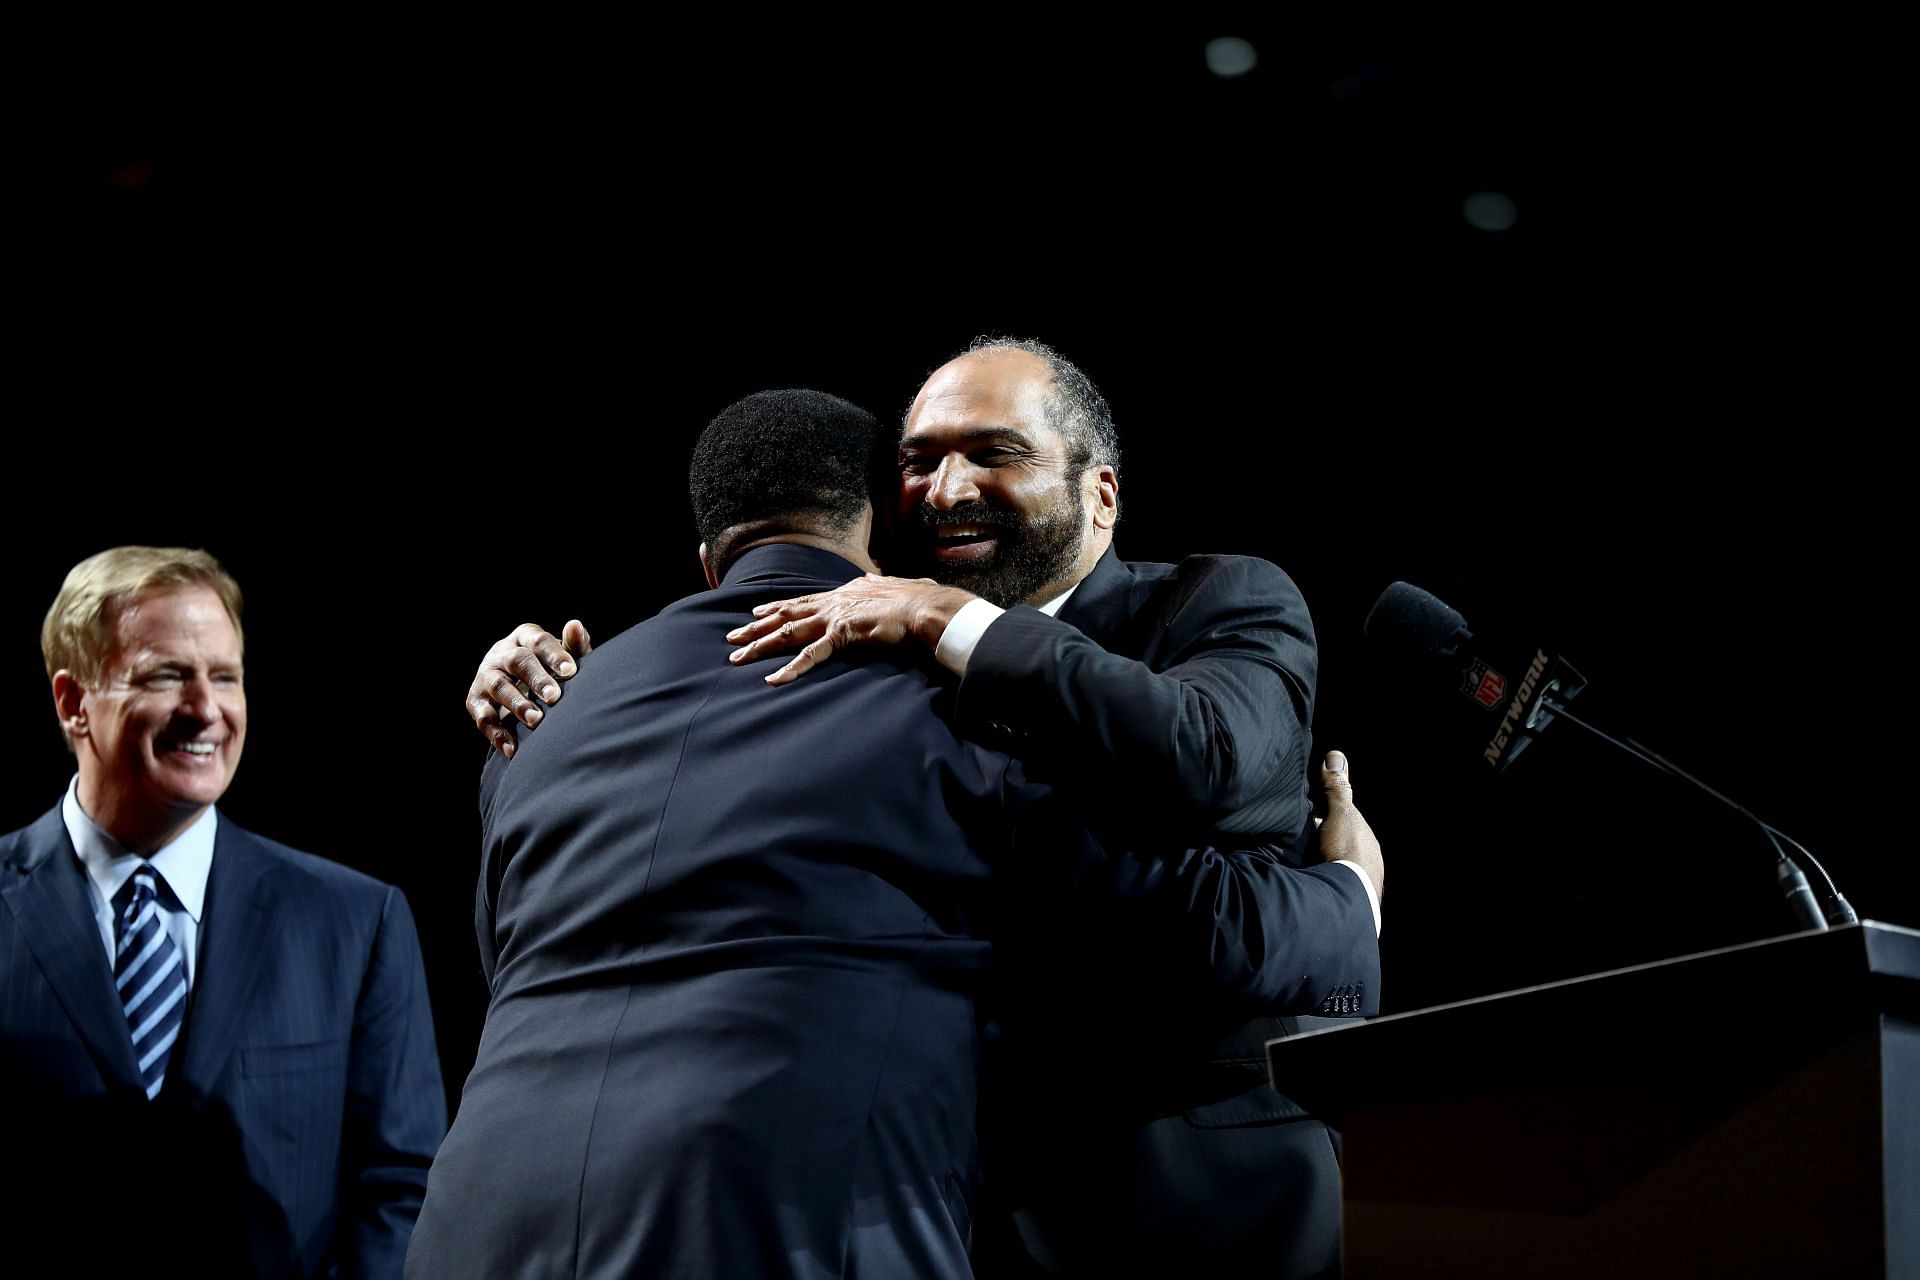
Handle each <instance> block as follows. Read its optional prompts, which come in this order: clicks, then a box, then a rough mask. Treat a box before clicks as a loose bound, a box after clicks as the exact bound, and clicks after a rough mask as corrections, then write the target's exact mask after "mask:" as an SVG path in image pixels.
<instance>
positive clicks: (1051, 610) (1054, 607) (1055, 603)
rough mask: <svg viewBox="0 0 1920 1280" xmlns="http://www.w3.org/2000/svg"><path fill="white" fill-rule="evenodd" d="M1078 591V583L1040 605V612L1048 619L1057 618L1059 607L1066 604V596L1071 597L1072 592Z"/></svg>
mask: <svg viewBox="0 0 1920 1280" xmlns="http://www.w3.org/2000/svg"><path fill="white" fill-rule="evenodd" d="M1079 589H1080V584H1079V583H1078V582H1076V583H1074V584H1073V585H1072V586H1070V587H1068V588H1067V589H1066V590H1065V591H1062V592H1061V593H1060V594H1059V595H1057V596H1055V597H1054V598H1053V599H1051V600H1049V601H1047V602H1046V603H1045V604H1043V605H1041V606H1040V612H1042V613H1044V614H1046V615H1047V616H1048V617H1049V618H1057V617H1059V616H1060V606H1061V605H1063V604H1065V603H1066V602H1067V597H1068V596H1070V595H1072V594H1073V593H1074V592H1076V591H1078V590H1079Z"/></svg>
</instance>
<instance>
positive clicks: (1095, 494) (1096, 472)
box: [1088, 462, 1120, 529]
mask: <svg viewBox="0 0 1920 1280" xmlns="http://www.w3.org/2000/svg"><path fill="white" fill-rule="evenodd" d="M1088 474H1089V475H1090V476H1091V477H1092V479H1091V481H1090V483H1089V486H1088V488H1089V490H1090V494H1089V505H1090V506H1091V508H1092V515H1093V527H1094V528H1096V529H1111V528H1113V524H1114V521H1116V520H1118V519H1119V518H1120V473H1119V472H1117V471H1115V470H1114V469H1113V468H1112V467H1111V466H1108V465H1107V464H1106V463H1104V462H1103V463H1101V464H1100V465H1099V466H1097V467H1095V468H1094V469H1093V470H1092V471H1091V472H1089V473H1088Z"/></svg>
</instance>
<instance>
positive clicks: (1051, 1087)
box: [957, 550, 1379, 1275]
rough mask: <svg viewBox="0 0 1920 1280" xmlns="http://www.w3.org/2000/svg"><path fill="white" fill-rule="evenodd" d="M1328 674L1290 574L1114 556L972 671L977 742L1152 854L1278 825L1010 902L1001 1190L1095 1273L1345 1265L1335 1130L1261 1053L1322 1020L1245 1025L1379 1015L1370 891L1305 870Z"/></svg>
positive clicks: (997, 1052) (1020, 622) (990, 640)
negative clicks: (985, 741) (1340, 1253)
mask: <svg viewBox="0 0 1920 1280" xmlns="http://www.w3.org/2000/svg"><path fill="white" fill-rule="evenodd" d="M1316 667H1317V662H1316V655H1315V646H1314V638H1313V629H1312V624H1311V621H1310V620H1309V618H1308V615H1307V609H1306V604H1305V602H1304V601H1303V600H1302V599H1301V598H1300V594H1299V592H1298V590H1297V589H1296V588H1295V587H1294V585H1293V583H1292V581H1291V580H1290V579H1289V578H1288V577H1287V576H1286V575H1285V574H1284V573H1282V572H1281V571H1280V570H1279V569H1277V568H1275V567H1274V566H1273V565H1271V564H1268V563H1266V562H1265V561H1261V560H1254V559H1248V558H1245V557H1238V556H1197V557H1193V558H1190V559H1188V560H1185V561H1183V562H1181V563H1180V564H1179V565H1165V564H1146V563H1127V562H1123V561H1121V560H1120V559H1119V558H1118V557H1117V556H1116V555H1115V554H1114V553H1113V552H1112V551H1111V550H1110V551H1109V552H1108V553H1107V554H1106V555H1105V556H1104V557H1102V559H1101V560H1100V562H1099V564H1098V565H1096V567H1095V569H1094V572H1093V573H1092V574H1090V575H1089V576H1088V577H1087V579H1086V580H1085V581H1084V582H1082V583H1081V585H1080V587H1079V589H1078V590H1077V591H1076V592H1075V593H1074V595H1073V597H1072V598H1071V599H1070V600H1068V601H1067V603H1066V605H1065V606H1064V607H1063V608H1062V609H1061V611H1060V614H1059V616H1058V618H1048V617H1047V616H1046V615H1044V614H1041V613H1039V612H1038V611H1037V610H1033V609H1028V608H1024V607H1021V608H1015V609H1011V610H1009V611H1008V612H1007V614H1006V615H1005V616H1004V617H1002V618H1001V619H1000V620H998V621H996V622H995V623H994V625H993V626H992V627H990V628H989V629H988V630H987V632H986V633H985V635H984V636H983V637H982V639H981V641H980V644H979V646H978V648H976V649H975V651H974V653H973V656H972V658H971V659H970V661H969V664H968V668H967V675H966V678H965V679H964V680H963V681H962V683H961V685H960V689H959V697H958V703H957V712H958V715H959V723H960V724H961V725H962V727H964V728H966V729H967V730H969V731H973V732H981V733H984V734H986V735H988V736H989V737H990V738H991V739H992V740H994V741H996V742H998V743H1000V744H1002V745H1004V746H1006V747H1007V748H1008V749H1009V750H1012V751H1014V752H1016V753H1017V754H1018V755H1019V757H1020V759H1021V761H1022V762H1023V764H1025V765H1026V766H1028V768H1029V770H1030V772H1032V773H1033V774H1034V775H1035V776H1036V777H1040V778H1044V779H1046V780H1048V781H1050V782H1053V783H1055V784H1057V785H1059V786H1060V787H1061V788H1062V789H1063V790H1064V791H1065V792H1066V793H1067V794H1069V795H1071V797H1072V798H1073V802H1074V804H1075V806H1076V807H1077V808H1079V809H1081V810H1082V811H1083V812H1084V813H1086V814H1089V815H1092V816H1094V817H1095V818H1096V819H1100V820H1103V821H1104V823H1105V824H1106V825H1108V826H1109V827H1111V826H1114V825H1123V826H1124V827H1125V828H1126V829H1128V830H1129V831H1130V833H1131V842H1132V843H1133V844H1135V845H1136V846H1138V845H1139V844H1141V843H1146V842H1151V841H1153V840H1165V841H1177V840H1180V839H1185V840H1187V841H1192V840H1194V839H1196V838H1198V837H1201V836H1204V835H1206V834H1207V833H1209V832H1211V833H1212V834H1213V838H1214V839H1215V840H1216V841H1217V842H1219V843H1220V844H1221V845H1222V846H1223V847H1226V846H1230V845H1233V844H1249V843H1251V842H1253V841H1254V839H1255V838H1254V837H1253V836H1251V835H1247V834H1241V833H1256V832H1257V833H1264V838H1263V839H1261V840H1260V841H1259V843H1257V844H1255V845H1254V847H1253V848H1251V849H1249V850H1247V851H1245V852H1240V853H1234V854H1221V853H1215V852H1213V851H1211V850H1197V851H1192V852H1189V853H1188V854H1186V855H1184V857H1183V858H1182V859H1180V860H1177V861H1174V862H1171V863H1169V862H1168V861H1167V860H1164V859H1163V860H1159V861H1157V862H1153V863H1149V864H1137V863H1136V861H1135V860H1133V859H1131V858H1128V857H1125V856H1123V857H1121V858H1119V859H1117V860H1115V859H1112V858H1111V857H1110V858H1109V862H1114V861H1117V862H1118V863H1119V864H1120V869H1119V871H1118V872H1117V873H1115V874H1110V875H1108V876H1107V877H1106V878H1105V879H1102V880H1095V881H1089V880H1088V879H1087V878H1085V877H1082V878H1081V879H1080V880H1079V881H1078V882H1077V883H1075V884H1074V885H1072V886H1061V885H1054V886H1025V887H1023V888H1022V890H1021V891H1020V892H1018V893H1017V894H1016V901H1015V905H1014V906H1012V907H1011V908H1010V909H1009V910H1008V911H1007V912H1006V915H1007V916H1008V920H1007V921H1006V924H1005V927H1004V928H1003V934H1002V938H1001V942H1000V945H999V948H998V951H999V955H1000V958H1001V960H1002V962H1003V966H1004V970H1005V972H1006V973H1007V974H1008V975H1009V978H1010V986H1009V990H1008V992H1007V998H1006V999H1005V1000H1004V1001H1003V1006H1004V1013H1005V1016H1004V1018H1003V1019H1002V1022H1001V1024H1000V1026H999V1027H998V1028H997V1032H998V1033H1002V1034H997V1035H996V1038H995V1039H994V1041H993V1046H992V1047H993V1057H992V1065H993V1068H994V1069H993V1071H992V1074H991V1078H990V1080H989V1086H990V1093H989V1105H988V1112H989V1115H988V1121H987V1139H986V1141H987V1154H988V1174H989V1177H990V1178H995V1177H996V1176H997V1178H998V1182H999V1185H1000V1188H1001V1189H1002V1190H1003V1191H1004V1192H1005V1193H1006V1195H1007V1196H1008V1198H1010V1199H1011V1200H1012V1201H1014V1207H1015V1208H1016V1209H1018V1210H1020V1213H1021V1222H1022V1231H1023V1233H1024V1235H1025V1237H1026V1241H1027V1244H1028V1246H1029V1248H1030V1249H1031V1250H1032V1251H1033V1252H1034V1253H1035V1254H1036V1255H1037V1256H1039V1257H1042V1258H1044V1259H1046V1260H1047V1261H1048V1262H1049V1263H1050V1264H1052V1265H1053V1266H1055V1267H1057V1268H1058V1269H1059V1270H1061V1271H1064V1272H1066V1273H1068V1274H1073V1275H1083V1274H1085V1275H1099V1274H1108V1273H1110V1272H1111V1271H1112V1270H1113V1269H1114V1268H1116V1267H1124V1268H1126V1269H1127V1270H1129V1271H1130V1272H1138V1271H1141V1270H1142V1269H1146V1270H1147V1271H1149V1272H1158V1273H1165V1274H1184V1273H1187V1272H1188V1271H1190V1270H1191V1269H1192V1268H1195V1267H1200V1268H1205V1267H1211V1266H1217V1267H1231V1266H1236V1265H1242V1264H1244V1265H1251V1266H1258V1267H1259V1268H1260V1270H1261V1272H1262V1273H1263V1274H1274V1275H1292V1274H1299V1275H1310V1274H1314V1273H1316V1272H1318V1271H1320V1270H1323V1269H1324V1268H1326V1267H1328V1266H1330V1265H1332V1264H1333V1263H1334V1261H1335V1258H1336V1253H1337V1247H1338V1183H1337V1177H1338V1170H1337V1166H1336V1164H1335V1162H1334V1151H1333V1147H1332V1143H1331V1140H1330V1138H1329V1136H1328V1134H1327V1132H1326V1130H1325V1129H1324V1127H1323V1126H1321V1125H1319V1124H1318V1123H1317V1122H1313V1121H1311V1120H1309V1119H1307V1118H1306V1117H1305V1113H1304V1111H1303V1110H1302V1109H1301V1108H1300V1107H1298V1106H1297V1105H1296V1104H1294V1103H1293V1102H1292V1101H1291V1100H1289V1099H1286V1098H1284V1097H1282V1096H1281V1095H1279V1094H1278V1093H1276V1092H1274V1090H1273V1089H1272V1088H1271V1086H1270V1085H1268V1084H1267V1083H1266V1069H1265V1064H1264V1060H1263V1057H1262V1051H1261V1045H1262V1044H1263V1043H1264V1041H1265V1040H1266V1039H1267V1038H1270V1037H1272V1036H1277V1035H1281V1034H1285V1033H1286V1032H1288V1031H1290V1030H1293V1029H1295V1027H1296V1026H1297V1023H1296V1020H1295V1019H1293V1018H1290V1017H1289V1018H1278V1017H1271V1016H1269V1017H1262V1018H1260V1019H1259V1020H1258V1021H1255V1022H1253V1023H1248V1024H1245V1025H1243V1023H1244V1020H1245V1019H1246V1018H1248V1017H1249V1016H1250V1015H1254V1014H1263V1015H1282V1014H1285V1015H1295V1014H1330V1015H1343V1016H1351V1015H1360V1014H1372V1013H1375V1012H1377V1011H1378V1000H1379V952H1378V948H1377V946H1376V945H1375V943H1374V941H1373V920H1372V914H1371V909H1370V907H1369V906H1368V903H1367V899H1366V897H1365V894H1364V891H1363V890H1362V889H1361V888H1360V886H1359V883H1358V881H1357V879H1356V878H1355V877H1354V876H1353V875H1352V873H1351V872H1350V871H1348V870H1347V869H1345V868H1339V867H1323V868H1310V869H1307V870H1305V871H1303V872H1298V873H1293V872H1290V871H1288V870H1287V864H1288V863H1291V862H1295V861H1297V860H1298V859H1299V858H1300V856H1301V854H1302V853H1303V851H1304V850H1305V848H1306V846H1307V843H1308V833H1309V831H1310V807H1309V799H1308V790H1307V772H1308V763H1309V760H1308V756H1309V748H1310V742H1311V734H1310V728H1309V726H1310V723H1311V718H1312V707H1313V690H1314V679H1315V672H1316ZM1027 870H1028V865H1027V864H1022V866H1021V872H1022V873H1023V874H1025V873H1026V872H1027ZM1169 873H1171V874H1174V875H1176V877H1181V878H1185V879H1186V881H1187V887H1186V889H1185V891H1183V893H1182V894H1177V895H1173V899H1176V900H1177V899H1179V898H1182V897H1184V898H1185V899H1186V900H1187V901H1186V906H1187V908H1188V909H1187V910H1185V911H1184V912H1182V913H1180V914H1179V915H1178V916H1175V915H1169V914H1168V911H1167V908H1168V906H1169V902H1170V899H1169V895H1167V894H1166V893H1165V892H1164V891H1163V890H1162V891H1160V892H1157V893H1153V894H1145V895H1143V894H1141V893H1139V892H1136V891H1135V890H1138V889H1139V888H1140V887H1141V886H1153V887H1159V886H1158V881H1159V880H1161V879H1164V878H1165V877H1166V876H1167V875H1168V874H1169ZM1130 887H1131V888H1130ZM1036 903H1047V904H1049V905H1048V906H1047V907H1045V908H1044V909H1039V908H1036V907H1035V906H1034V904H1036ZM1063 904H1065V905H1063ZM1282 976H1284V977H1287V978H1290V979H1292V982H1291V983H1290V984H1289V983H1286V982H1281V981H1277V980H1276V979H1278V978H1280V977H1282ZM1236 1028H1237V1029H1236ZM1096 1062H1097V1064H1098V1065H1097V1066H1091V1065H1088V1064H1089V1063H1096ZM996 1171H997V1174H996ZM996 1262H999V1263H1000V1265H1006V1266H1011V1265H1017V1264H1011V1263H1005V1262H1004V1261H1002V1260H1001V1259H998V1258H996ZM985 1270H986V1268H985V1267H984V1266H983V1274H984V1273H985Z"/></svg>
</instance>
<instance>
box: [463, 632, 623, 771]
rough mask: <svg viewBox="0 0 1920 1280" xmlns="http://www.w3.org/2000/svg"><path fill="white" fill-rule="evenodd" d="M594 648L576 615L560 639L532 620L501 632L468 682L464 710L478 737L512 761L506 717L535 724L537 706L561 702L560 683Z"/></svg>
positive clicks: (577, 668) (510, 737)
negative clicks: (477, 731) (507, 631)
mask: <svg viewBox="0 0 1920 1280" xmlns="http://www.w3.org/2000/svg"><path fill="white" fill-rule="evenodd" d="M592 648H593V639H592V637H590V636H588V635H587V628H586V625H585V624H584V623H582V622H581V621H580V620H579V619H578V618H574V619H572V620H570V621H569V622H568V623H567V625H566V626H564V627H562V628H561V629H560V635H559V636H558V637H555V636H553V635H551V634H549V633H548V632H547V631H546V630H544V629H543V628H541V627H540V626H538V625H537V624H535V623H531V622H525V623H522V624H521V625H519V626H517V627H515V628H514V629H513V630H512V632H510V633H509V634H507V635H506V636H503V637H502V638H501V639H500V640H499V641H498V642H496V643H495V644H494V646H493V648H491V649H489V650H487V656H486V657H485V658H482V659H481V660H480V668H479V670H477V671H475V672H474V673H473V683H472V684H471V685H469V686H467V714H468V715H469V716H471V717H472V718H473V724H474V727H475V728H476V729H478V730H479V731H480V736H481V737H483V738H485V739H486V740H487V741H488V743H490V744H491V745H492V746H493V748H494V749H495V750H496V751H498V752H500V754H502V755H504V756H506V757H508V758H509V759H511V758H512V756H513V751H514V744H513V730H512V729H510V728H509V727H508V721H510V720H512V719H515V718H517V719H518V720H519V721H520V723H521V724H524V725H526V726H527V728H529V729H531V728H533V727H534V726H535V725H537V724H539V723H540V719H541V716H542V715H543V714H544V713H543V711H542V709H541V704H542V703H544V704H546V705H547V706H552V705H553V704H554V703H556V702H558V701H560V684H561V682H562V681H564V680H570V679H572V678H573V675H574V673H575V672H576V671H578V670H579V666H578V661H577V660H578V659H580V658H583V657H585V656H586V655H587V653H588V652H589V651H590V650H592ZM535 699H538V701H535Z"/></svg>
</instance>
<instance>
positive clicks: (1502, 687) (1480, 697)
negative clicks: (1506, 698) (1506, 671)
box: [1460, 659, 1507, 707]
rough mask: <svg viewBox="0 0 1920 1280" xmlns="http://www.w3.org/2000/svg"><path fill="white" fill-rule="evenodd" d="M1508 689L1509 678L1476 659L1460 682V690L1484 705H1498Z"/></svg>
mask: <svg viewBox="0 0 1920 1280" xmlns="http://www.w3.org/2000/svg"><path fill="white" fill-rule="evenodd" d="M1506 691H1507V678H1506V677H1505V676H1503V675H1501V674H1500V673H1499V672H1498V671H1495V670H1494V669H1493V668H1492V667H1490V666H1488V665H1487V664H1486V663H1484V662H1481V661H1479V660H1478V659H1476V660H1475V661H1474V664H1473V665H1472V666H1470V667H1468V668H1467V674H1466V677H1465V678H1464V679H1463V680H1461V682H1460V692H1462V693H1464V694H1466V695H1467V696H1468V697H1469V698H1472V699H1473V700H1474V701H1475V702H1477V703H1479V704H1480V705H1481V706H1483V707H1497V706H1499V705H1500V699H1501V696H1502V695H1504V694H1505V693H1506Z"/></svg>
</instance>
